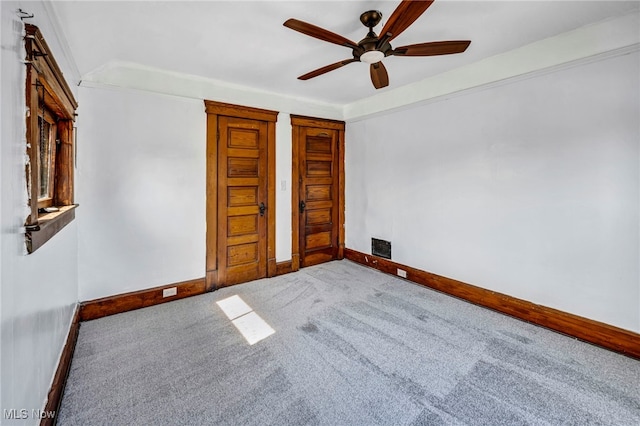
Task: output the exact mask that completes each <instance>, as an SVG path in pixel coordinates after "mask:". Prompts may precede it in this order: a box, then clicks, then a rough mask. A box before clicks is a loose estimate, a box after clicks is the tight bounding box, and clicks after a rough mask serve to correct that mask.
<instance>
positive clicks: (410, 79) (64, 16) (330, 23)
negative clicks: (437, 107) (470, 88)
mask: <svg viewBox="0 0 640 426" xmlns="http://www.w3.org/2000/svg"><path fill="white" fill-rule="evenodd" d="M398 4H399V0H396V1H380V0H375V1H360V0H357V1H165V2H160V1H55V2H54V3H53V9H54V11H55V13H56V15H57V18H58V20H59V21H60V24H61V27H62V29H63V33H64V35H65V37H66V38H67V40H68V42H69V47H70V50H71V53H72V55H73V57H74V59H75V61H76V64H77V67H78V69H79V72H80V75H86V74H87V73H90V72H92V71H94V70H96V69H98V68H100V67H102V66H104V65H105V64H108V63H111V62H114V61H123V62H131V63H137V64H140V65H144V66H148V67H154V68H158V69H163V70H167V71H172V72H178V73H184V74H189V75H195V76H200V77H205V78H211V79H216V80H220V81H224V82H227V83H234V84H238V85H242V86H247V87H250V88H254V89H259V90H267V91H271V92H276V93H279V94H281V95H287V96H295V97H300V98H307V99H310V100H314V101H319V102H327V103H332V104H348V103H351V102H355V101H358V100H361V99H364V98H367V97H370V96H372V95H374V94H377V93H380V92H385V91H389V90H393V89H396V88H398V87H401V86H404V85H407V84H410V83H415V82H417V81H420V80H423V79H425V78H428V77H431V76H434V75H436V74H440V73H443V72H446V71H449V70H452V69H455V68H458V67H461V66H463V65H467V64H471V63H474V62H477V61H480V60H482V59H484V58H487V57H491V56H494V55H497V54H500V53H503V52H507V51H510V50H513V49H516V48H518V47H521V46H524V45H527V44H529V43H532V42H535V41H538V40H541V39H545V38H548V37H552V36H555V35H558V34H561V33H564V32H567V31H571V30H574V29H576V28H580V27H583V26H585V25H589V24H591V23H595V22H600V21H603V20H606V19H609V18H613V17H618V16H621V15H624V14H627V13H630V12H635V13H637V12H638V10H640V2H638V1H628V2H624V1H558V0H556V1H517V0H512V1H484V0H483V1H454V0H437V1H436V2H435V3H434V4H433V5H432V6H431V7H430V8H429V9H428V10H427V11H426V12H425V13H424V14H423V15H422V16H421V17H420V18H419V19H418V20H417V21H416V22H415V23H414V24H413V25H412V26H411V27H409V29H407V30H406V31H405V32H404V33H402V34H401V35H400V36H398V37H397V38H396V39H395V40H394V41H393V43H392V44H393V45H394V46H402V45H407V44H413V43H421V42H427V41H437V40H467V39H468V40H472V43H471V45H470V46H469V48H468V49H467V51H466V52H465V53H462V54H458V55H451V56H436V57H424V58H422V57H411V58H401V57H388V58H386V59H385V60H384V63H385V66H386V67H387V70H388V72H389V80H390V84H389V87H387V88H384V89H380V90H376V89H374V87H373V86H372V84H371V81H370V77H369V70H368V69H367V67H368V65H366V64H363V63H354V64H350V65H347V66H345V67H343V68H340V69H338V70H335V71H332V72H330V73H328V74H325V75H322V76H319V77H316V78H314V79H311V80H308V81H300V80H297V78H296V77H297V76H299V75H301V74H304V73H306V72H308V71H311V70H314V69H316V68H319V67H321V66H324V65H328V64H331V63H334V62H337V61H339V60H341V59H347V58H350V57H351V50H350V49H348V48H345V47H341V46H337V45H334V44H331V43H327V42H323V41H320V40H317V39H315V38H311V37H308V36H305V35H303V34H300V33H298V32H295V31H293V30H291V29H288V28H286V27H284V26H283V25H282V24H283V22H284V21H285V20H287V19H288V18H297V19H300V20H303V21H306V22H309V23H312V24H315V25H317V26H320V27H323V28H326V29H328V30H330V31H332V32H335V33H338V34H340V35H343V36H345V37H346V38H348V39H351V40H353V41H356V42H357V41H358V40H360V39H361V38H363V37H364V36H365V35H366V32H367V29H366V28H365V27H364V26H363V25H362V24H361V23H360V21H359V16H360V14H361V13H362V12H364V11H366V10H371V9H376V10H380V11H381V12H382V15H383V20H382V22H381V24H380V25H379V26H378V27H377V28H376V30H378V31H379V30H380V29H381V28H382V26H383V25H384V22H385V19H386V18H388V17H389V16H390V15H391V13H392V12H393V10H394V9H395V7H396V6H397V5H398Z"/></svg>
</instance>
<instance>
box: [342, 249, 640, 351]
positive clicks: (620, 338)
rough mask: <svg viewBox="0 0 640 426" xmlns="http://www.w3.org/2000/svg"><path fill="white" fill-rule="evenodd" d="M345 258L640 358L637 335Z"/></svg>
mask: <svg viewBox="0 0 640 426" xmlns="http://www.w3.org/2000/svg"><path fill="white" fill-rule="evenodd" d="M344 254H345V258H346V259H349V260H351V261H353V262H356V263H360V264H362V265H366V266H369V267H372V268H375V269H378V270H380V271H382V272H386V273H388V274H391V275H394V276H397V273H398V268H399V269H403V270H405V271H406V272H407V279H408V280H409V281H413V282H415V283H417V284H420V285H423V286H426V287H429V288H432V289H434V290H438V291H440V292H443V293H446V294H448V295H451V296H454V297H457V298H460V299H463V300H466V301H468V302H471V303H473V304H476V305H480V306H483V307H485V308H489V309H492V310H495V311H498V312H501V313H503V314H506V315H509V316H512V317H515V318H519V319H521V320H525V321H528V322H531V323H533V324H536V325H540V326H542V327H546V328H549V329H551V330H554V331H559V332H560V333H564V334H567V335H569V336H572V337H575V338H578V339H580V340H584V341H586V342H589V343H593V344H596V345H598V346H602V347H604V348H607V349H610V350H613V351H616V352H620V353H622V354H624V355H628V356H631V357H634V358H638V359H640V334H637V333H634V332H632V331H629V330H624V329H621V328H618V327H614V326H612V325H609V324H605V323H602V322H598V321H594V320H591V319H588V318H584V317H580V316H578V315H574V314H570V313H567V312H563V311H559V310H557V309H553V308H548V307H546V306H541V305H536V304H534V303H531V302H528V301H526V300H522V299H517V298H515V297H511V296H508V295H506V294H502V293H497V292H495V291H491V290H487V289H484V288H481V287H477V286H474V285H471V284H466V283H463V282H461V281H457V280H454V279H451V278H446V277H442V276H440V275H436V274H432V273H430V272H426V271H422V270H420V269H416V268H412V267H410V266H406V265H402V264H400V263H396V262H393V261H391V260H388V259H384V258H381V257H377V256H372V255H370V254H365V253H361V252H358V251H355V250H351V249H348V248H346V249H345V251H344Z"/></svg>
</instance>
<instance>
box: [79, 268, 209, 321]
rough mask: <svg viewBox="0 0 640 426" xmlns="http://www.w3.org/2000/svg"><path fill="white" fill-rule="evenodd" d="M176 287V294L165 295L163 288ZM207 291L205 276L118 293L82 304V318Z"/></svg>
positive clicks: (117, 312)
mask: <svg viewBox="0 0 640 426" xmlns="http://www.w3.org/2000/svg"><path fill="white" fill-rule="evenodd" d="M172 287H176V290H177V292H176V294H175V295H174V296H168V297H163V290H165V289H169V288H172ZM206 291H207V287H206V285H205V279H204V278H198V279H195V280H190V281H183V282H179V283H175V284H168V285H163V286H161V287H154V288H150V289H147V290H140V291H134V292H132V293H125V294H118V295H116V296H109V297H104V298H102V299H96V300H90V301H87V302H82V303H81V304H80V320H81V321H89V320H94V319H97V318H102V317H105V316H107V315H114V314H119V313H122V312H127V311H132V310H134V309H140V308H146V307H147V306H153V305H158V304H160V303H165V302H170V301H172V300H177V299H182V298H184V297H190V296H196V295H198V294H203V293H205V292H206Z"/></svg>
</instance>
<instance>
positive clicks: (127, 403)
mask: <svg viewBox="0 0 640 426" xmlns="http://www.w3.org/2000/svg"><path fill="white" fill-rule="evenodd" d="M235 294H237V295H240V297H241V298H242V299H243V300H244V301H245V302H246V303H247V304H248V305H250V306H251V308H253V310H254V311H255V312H256V313H257V314H258V315H260V317H262V318H263V319H264V320H265V321H266V322H267V323H268V324H269V325H270V326H271V327H272V328H273V329H275V331H276V332H275V334H273V335H271V336H270V337H267V338H266V339H264V340H262V341H260V342H258V343H256V344H254V345H253V346H250V345H248V344H247V341H246V340H245V339H244V338H243V337H242V335H241V334H240V333H239V332H238V330H237V329H236V327H234V325H233V324H232V323H231V322H230V321H229V319H227V317H226V316H225V315H224V313H223V312H222V311H221V309H220V308H219V307H218V305H216V303H215V302H216V301H218V300H221V299H225V298H227V297H229V296H232V295H235ZM58 424H60V425H93V424H101V425H102V424H103V425H131V424H137V425H157V424H167V425H173V424H185V425H198V424H224V425H271V424H272V425H304V424H312V425H316V424H317V425H440V424H447V425H449V424H452V425H456V424H470V425H524V424H533V425H559V424H563V425H564V424H571V425H589V424H610V425H638V424H640V362H639V361H637V360H634V359H631V358H628V357H625V356H622V355H619V354H616V353H613V352H610V351H607V350H604V349H600V348H597V347H595V346H592V345H589V344H586V343H583V342H579V341H577V340H575V339H571V338H569V337H566V336H562V335H560V334H557V333H554V332H551V331H549V330H546V329H543V328H540V327H536V326H533V325H530V324H527V323H525V322H522V321H518V320H515V319H512V318H509V317H506V316H503V315H501V314H498V313H495V312H492V311H489V310H486V309H483V308H480V307H477V306H474V305H471V304H468V303H466V302H462V301H460V300H457V299H454V298H451V297H448V296H445V295H443V294H440V293H437V292H434V291H431V290H428V289H425V288H423V287H419V286H417V285H414V284H412V283H410V282H407V281H403V280H401V279H399V278H395V277H392V276H389V275H385V274H382V273H380V272H378V271H375V270H372V269H368V268H365V267H362V266H360V265H357V264H354V263H351V262H349V261H346V260H345V261H338V262H331V263H328V264H324V265H319V266H315V267H310V268H306V269H303V270H301V271H300V272H297V273H294V274H288V275H283V276H280V277H276V278H271V279H266V280H259V281H254V282H251V283H247V284H242V285H238V286H234V287H230V288H225V289H222V290H219V291H217V292H214V293H208V294H205V295H202V296H197V297H192V298H188V299H183V300H179V301H174V302H171V303H167V304H163V305H158V306H154V307H150V308H146V309H141V310H137V311H132V312H128V313H124V314H119V315H114V316H111V317H106V318H102V319H99V320H95V321H90V322H85V323H82V325H81V327H80V335H79V339H78V343H77V347H76V351H75V354H74V357H73V362H72V365H71V371H70V375H69V380H68V382H67V387H66V389H65V393H64V397H63V400H62V407H61V410H60V413H59V417H58Z"/></svg>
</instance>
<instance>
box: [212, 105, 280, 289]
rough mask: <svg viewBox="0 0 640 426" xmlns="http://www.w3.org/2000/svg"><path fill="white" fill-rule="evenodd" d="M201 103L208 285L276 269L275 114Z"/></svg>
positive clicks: (216, 285)
mask: <svg viewBox="0 0 640 426" xmlns="http://www.w3.org/2000/svg"><path fill="white" fill-rule="evenodd" d="M205 105H206V108H207V113H208V118H207V123H208V124H207V126H208V129H207V288H208V289H213V288H219V287H224V286H228V285H232V284H238V283H242V282H247V281H252V280H256V279H259V278H264V277H266V276H272V275H273V274H274V273H275V167H274V166H275V152H274V151H275V141H274V139H275V119H276V116H277V113H275V112H273V111H266V110H258V109H253V108H247V107H239V106H233V105H227V104H221V103H217V102H212V101H205ZM227 114H229V115H227Z"/></svg>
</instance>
